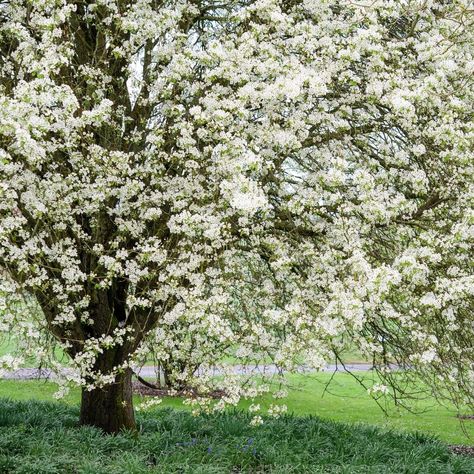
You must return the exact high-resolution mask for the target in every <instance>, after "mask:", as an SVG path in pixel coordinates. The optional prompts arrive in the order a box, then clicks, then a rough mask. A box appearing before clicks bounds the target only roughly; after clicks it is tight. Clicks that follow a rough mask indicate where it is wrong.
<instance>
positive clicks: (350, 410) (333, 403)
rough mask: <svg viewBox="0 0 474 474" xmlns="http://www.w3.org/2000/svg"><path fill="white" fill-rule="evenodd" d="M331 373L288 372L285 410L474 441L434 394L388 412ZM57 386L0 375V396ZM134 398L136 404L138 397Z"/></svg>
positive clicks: (175, 404) (167, 403)
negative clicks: (410, 407)
mask: <svg viewBox="0 0 474 474" xmlns="http://www.w3.org/2000/svg"><path fill="white" fill-rule="evenodd" d="M359 375H364V376H365V377H366V378H367V379H370V378H371V377H373V374H372V373H371V372H366V373H359ZM330 377H331V374H328V373H319V374H314V375H305V376H302V375H299V376H292V377H290V381H291V386H292V389H291V390H290V392H289V396H288V399H287V400H285V403H286V404H287V405H288V410H289V412H290V413H293V414H295V415H298V416H304V415H315V416H319V417H321V418H324V419H328V420H333V421H340V422H349V423H368V424H374V425H377V426H379V427H381V428H386V429H397V430H401V431H407V432H415V431H419V432H423V433H426V434H428V435H432V436H436V437H438V438H439V439H440V440H442V441H444V442H446V443H449V444H456V445H459V444H463V445H474V420H472V419H467V420H464V421H463V420H460V419H459V418H458V417H457V414H458V412H457V410H455V409H454V407H452V406H440V405H438V404H436V403H435V402H434V400H433V399H427V400H424V401H423V402H418V403H417V404H416V405H415V406H414V408H415V409H416V412H415V413H410V412H407V411H405V410H397V409H396V408H395V407H393V405H387V406H386V409H387V411H388V417H387V416H386V415H385V414H384V412H383V411H382V410H381V409H380V408H379V407H378V406H377V404H376V403H375V402H374V401H373V400H372V399H371V398H370V397H369V396H368V395H367V392H366V391H365V390H364V389H363V388H362V387H360V386H359V385H358V383H357V382H356V381H355V380H354V379H353V378H352V377H351V376H350V375H348V374H345V373H337V374H335V376H334V378H333V380H332V382H331V385H330V386H329V389H328V391H326V392H325V387H326V383H327V382H328V380H329V378H330ZM56 387H57V386H56V385H55V384H53V383H48V382H44V381H10V380H0V398H5V397H7V398H12V399H14V400H30V399H35V400H43V401H51V400H53V398H52V394H53V393H54V392H55V390H56ZM65 401H66V402H67V403H69V404H72V405H77V404H78V403H79V392H78V391H77V390H76V391H72V392H71V394H70V395H69V396H68V397H67V398H66V399H65ZM271 401H272V400H271V398H270V397H267V398H263V399H261V400H259V402H260V403H261V405H262V406H263V407H265V406H266V405H268V404H269V403H270V402H271ZM135 403H136V404H139V403H140V399H139V398H138V397H137V398H136V400H135ZM248 404H249V402H243V403H241V407H242V408H244V407H245V406H246V405H248ZM161 406H164V407H172V408H178V409H185V407H184V406H183V404H182V402H181V400H178V399H175V398H166V399H164V401H163V403H162V405H161ZM464 414H467V412H465V413H464ZM473 472H474V471H473Z"/></svg>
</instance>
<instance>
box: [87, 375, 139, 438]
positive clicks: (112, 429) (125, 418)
mask: <svg viewBox="0 0 474 474" xmlns="http://www.w3.org/2000/svg"><path fill="white" fill-rule="evenodd" d="M80 423H81V425H90V426H95V427H97V428H101V429H102V430H103V431H105V432H106V433H118V432H120V431H121V430H133V431H135V430H136V423H135V414H134V412H133V400H132V371H131V370H130V369H127V370H126V371H125V373H123V374H118V375H117V377H116V379H115V383H113V384H110V385H107V386H105V387H102V388H96V389H94V390H91V391H87V390H85V389H82V399H81V417H80Z"/></svg>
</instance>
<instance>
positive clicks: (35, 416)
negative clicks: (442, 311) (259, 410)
mask: <svg viewBox="0 0 474 474" xmlns="http://www.w3.org/2000/svg"><path fill="white" fill-rule="evenodd" d="M77 419H78V407H77V405H75V404H73V405H70V404H69V405H68V404H64V403H45V402H38V401H28V402H18V401H7V400H0V472H2V473H5V474H56V473H57V474H122V473H123V474H149V473H156V474H158V473H160V474H172V473H173V474H178V473H180V474H229V473H248V474H258V473H272V474H305V473H308V474H309V473H311V474H317V473H332V474H338V473H340V474H342V473H345V474H355V473H360V474H362V473H364V474H369V473H372V474H401V473H405V474H412V473H413V474H415V473H417V474H444V473H445V474H448V473H450V474H471V473H472V472H474V458H471V457H467V456H458V455H454V454H451V453H450V451H449V449H448V447H447V446H446V445H445V444H443V443H440V442H439V441H437V440H435V439H433V438H431V437H428V436H426V435H422V434H407V433H400V432H393V431H387V430H381V429H379V428H375V427H371V426H360V425H359V426H354V425H349V424H344V423H335V422H331V421H324V420H321V419H319V418H317V417H295V416H285V417H283V418H281V419H278V420H274V419H266V420H265V423H264V424H263V425H262V426H259V427H252V426H250V425H249V421H250V417H249V415H248V414H245V413H242V412H227V413H224V414H220V415H212V416H199V417H193V416H192V415H191V414H190V413H189V412H186V411H184V410H174V409H162V408H159V409H154V410H153V411H150V412H147V413H140V414H139V416H138V422H139V425H140V433H139V435H138V436H137V435H136V434H133V433H123V434H121V435H118V436H104V435H103V434H101V433H100V432H99V431H98V430H96V429H94V428H88V427H82V428H80V427H78V426H77Z"/></svg>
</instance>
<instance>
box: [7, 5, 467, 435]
mask: <svg viewBox="0 0 474 474" xmlns="http://www.w3.org/2000/svg"><path fill="white" fill-rule="evenodd" d="M472 10H473V6H472V3H471V2H470V1H468V0H453V1H450V2H443V1H421V0H407V1H404V2H394V1H389V0H374V1H370V2H368V1H367V2H366V1H364V0H362V1H361V2H352V1H347V2H340V1H338V0H301V1H277V0H258V1H242V2H241V1H230V2H221V1H219V0H188V1H186V0H180V1H173V2H170V1H166V0H137V1H128V0H97V1H68V0H10V1H8V0H6V1H5V0H3V1H1V2H0V177H1V180H0V266H1V267H2V268H3V269H4V270H6V271H7V272H8V274H9V277H8V278H9V283H8V284H5V285H4V286H5V288H4V293H5V294H7V293H8V295H9V296H5V297H4V299H5V300H7V299H8V298H12V297H14V295H15V294H20V293H22V292H23V293H24V294H26V293H29V294H31V295H34V297H35V298H36V300H37V301H38V304H39V306H40V307H41V310H42V315H43V316H42V317H43V321H42V323H41V324H42V327H43V328H44V330H46V331H48V332H49V333H50V334H52V335H54V337H55V338H56V339H57V341H58V342H59V343H60V344H61V346H62V347H63V348H64V349H65V350H66V351H67V353H68V354H69V356H70V357H71V359H72V363H73V366H74V367H75V368H76V369H77V370H78V374H79V376H78V379H77V383H79V384H80V385H81V386H82V405H81V422H82V423H83V424H90V425H95V426H98V427H101V428H102V429H104V430H105V431H107V432H117V431H118V430H120V429H122V428H128V429H134V428H135V420H134V413H133V407H132V394H131V375H132V370H131V367H130V366H131V361H132V360H133V357H142V356H143V355H144V354H145V352H146V350H147V347H150V345H151V346H153V347H155V349H156V350H157V351H161V355H160V357H161V360H171V361H181V362H180V363H179V364H178V366H179V367H178V368H176V367H174V366H173V367H174V368H173V370H174V371H176V373H175V374H174V375H173V377H175V378H176V380H185V379H191V378H193V374H192V370H188V371H187V372H186V370H185V369H183V367H182V365H183V364H182V361H186V362H187V363H188V362H189V364H190V366H192V364H191V363H194V362H196V363H201V362H204V363H206V364H208V365H212V363H213V362H214V361H217V360H218V359H220V358H222V357H223V356H224V355H225V354H229V353H231V352H236V354H237V357H247V356H252V354H263V353H266V354H269V355H270V356H271V357H272V359H273V360H274V361H275V363H276V364H277V365H278V366H280V367H282V368H286V369H292V368H294V367H295V365H297V364H298V360H301V358H304V360H305V361H306V363H307V364H308V365H310V366H312V367H316V368H317V367H321V366H324V365H325V363H326V361H327V360H328V359H329V358H330V357H331V353H332V352H333V351H335V352H336V353H339V351H340V350H341V349H342V348H343V347H342V345H343V344H344V343H345V342H344V341H346V340H347V337H348V336H349V337H350V341H351V344H355V345H356V346H358V347H359V348H361V349H362V350H363V351H365V352H367V353H370V354H374V355H375V365H376V367H377V369H378V370H379V371H380V373H381V375H382V378H384V379H385V380H386V381H387V382H389V385H390V387H391V388H390V390H392V389H393V394H394V395H395V396H397V393H398V392H397V390H398V389H397V385H396V384H397V383H398V382H399V379H398V378H396V377H394V376H393V374H392V373H391V372H390V371H388V370H387V367H388V365H389V364H390V363H393V362H397V363H400V364H404V365H405V366H410V367H412V368H414V369H417V370H416V373H417V374H418V375H420V374H421V375H425V379H424V380H425V381H426V382H429V383H430V386H432V387H440V390H439V391H438V392H437V393H439V394H447V393H448V392H449V394H450V395H452V396H453V397H454V398H457V399H458V400H461V399H462V400H463V401H465V402H470V403H472V402H473V379H474V377H473V374H474V372H473V361H474V357H473V356H474V354H473V344H472V341H473V340H474V325H473V317H472V314H473V310H474V283H473V282H474V267H473V264H472V261H473V248H474V247H473V239H474V205H473V203H474V169H473V163H474V160H473V151H472V150H473V141H474V140H473V139H474V129H473V121H472V118H473V91H474V88H473V77H474V74H473V73H474V58H473V34H474V28H473V27H472V26H473V25H472ZM12 282H13V283H12ZM3 313H4V317H5V318H6V319H5V323H4V325H6V327H8V328H13V329H12V330H15V329H14V328H15V327H16V324H17V322H18V321H19V318H21V317H20V316H15V312H13V313H12V312H8V311H7V310H6V309H4V311H3ZM23 327H24V326H23ZM23 333H25V335H26V336H27V337H28V334H27V331H23ZM171 338H175V339H173V340H175V341H176V344H169V341H170V340H171ZM171 366H172V363H171ZM409 373H410V374H411V371H406V374H407V376H408V374H409ZM397 377H398V376H397ZM206 380H207V382H206ZM206 380H204V381H202V386H203V387H204V386H206V384H208V385H211V384H212V383H214V384H215V383H220V384H221V385H224V386H225V387H227V388H226V390H227V392H226V393H227V395H226V397H225V399H224V400H223V403H221V404H220V405H219V406H223V404H225V403H235V402H236V401H238V399H239V397H240V396H241V395H242V394H248V393H251V391H249V390H248V387H247V388H239V387H238V385H236V384H235V382H238V377H231V376H229V377H225V378H224V380H221V379H220V380H219V381H218V382H216V381H215V380H212V379H209V378H208V379H206ZM246 390H247V391H246ZM252 390H254V392H255V387H253V388H252ZM374 390H380V391H382V392H384V391H387V390H389V389H388V388H387V387H386V386H385V385H383V384H382V385H379V386H376V387H375V388H374Z"/></svg>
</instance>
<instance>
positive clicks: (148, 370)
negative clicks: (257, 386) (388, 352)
mask: <svg viewBox="0 0 474 474" xmlns="http://www.w3.org/2000/svg"><path fill="white" fill-rule="evenodd" d="M345 368H346V370H349V371H357V370H371V369H372V364H346V366H345ZM232 369H233V373H234V374H237V375H253V374H255V375H258V374H265V375H272V374H276V373H278V367H277V366H275V365H273V364H268V365H234V366H232ZM335 371H344V367H343V366H342V365H337V366H336V365H332V364H330V365H328V366H327V367H326V368H325V369H324V372H335ZM298 372H300V373H305V372H306V373H309V372H314V370H313V369H309V368H307V367H300V368H299V369H298ZM71 373H72V370H71V369H68V368H64V369H63V374H64V375H67V374H71ZM138 373H139V375H140V376H141V377H155V376H156V368H155V367H152V366H145V367H142V368H141V369H139V371H138ZM213 373H214V375H222V374H223V372H222V370H220V369H218V368H215V369H214V370H213ZM0 378H3V379H10V380H31V379H40V380H47V379H54V378H56V375H55V374H54V373H53V372H52V371H50V370H48V369H34V368H23V369H18V370H14V371H11V372H5V373H3V374H2V376H1V377H0Z"/></svg>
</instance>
